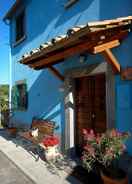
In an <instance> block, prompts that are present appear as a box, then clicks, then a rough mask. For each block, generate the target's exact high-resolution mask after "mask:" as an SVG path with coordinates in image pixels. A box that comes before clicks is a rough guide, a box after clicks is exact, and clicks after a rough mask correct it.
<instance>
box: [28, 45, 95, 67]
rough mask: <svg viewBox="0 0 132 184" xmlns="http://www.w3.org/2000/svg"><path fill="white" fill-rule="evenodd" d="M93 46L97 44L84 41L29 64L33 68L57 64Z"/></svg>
mask: <svg viewBox="0 0 132 184" xmlns="http://www.w3.org/2000/svg"><path fill="white" fill-rule="evenodd" d="M92 46H95V43H94V44H93V43H91V42H90V43H89V42H86V43H82V44H79V45H78V46H76V47H75V46H74V47H71V48H69V49H66V50H64V51H61V52H58V53H56V54H54V55H51V56H49V57H47V58H44V59H42V60H40V61H37V62H35V63H32V64H29V66H30V67H31V68H34V69H35V68H37V67H40V66H43V68H47V67H49V66H51V65H53V64H57V63H58V62H59V61H60V60H64V59H65V58H68V57H71V56H73V55H76V54H79V53H82V52H84V51H87V50H88V49H89V48H90V47H92Z"/></svg>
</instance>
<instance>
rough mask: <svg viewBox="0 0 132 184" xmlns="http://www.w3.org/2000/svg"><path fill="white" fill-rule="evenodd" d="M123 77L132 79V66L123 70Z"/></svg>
mask: <svg viewBox="0 0 132 184" xmlns="http://www.w3.org/2000/svg"><path fill="white" fill-rule="evenodd" d="M121 78H122V79H123V80H132V67H129V68H126V69H123V70H122V71H121Z"/></svg>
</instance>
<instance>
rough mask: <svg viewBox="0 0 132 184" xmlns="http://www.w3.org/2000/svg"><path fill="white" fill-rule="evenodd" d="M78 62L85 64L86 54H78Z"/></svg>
mask: <svg viewBox="0 0 132 184" xmlns="http://www.w3.org/2000/svg"><path fill="white" fill-rule="evenodd" d="M79 61H80V63H85V62H86V61H87V54H80V57H79Z"/></svg>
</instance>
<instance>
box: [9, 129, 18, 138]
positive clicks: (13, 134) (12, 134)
mask: <svg viewBox="0 0 132 184" xmlns="http://www.w3.org/2000/svg"><path fill="white" fill-rule="evenodd" d="M7 131H8V132H9V134H10V135H11V136H14V137H15V136H16V133H17V128H8V129H7Z"/></svg>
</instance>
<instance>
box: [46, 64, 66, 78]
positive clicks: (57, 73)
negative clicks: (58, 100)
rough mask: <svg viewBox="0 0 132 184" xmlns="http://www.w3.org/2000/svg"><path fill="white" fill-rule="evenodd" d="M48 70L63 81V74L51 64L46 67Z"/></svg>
mask: <svg viewBox="0 0 132 184" xmlns="http://www.w3.org/2000/svg"><path fill="white" fill-rule="evenodd" d="M48 69H49V71H50V72H51V73H53V74H54V75H55V76H56V77H57V78H58V79H60V80H61V81H64V76H63V75H62V74H61V73H60V72H59V71H58V70H57V69H56V68H55V67H53V66H50V67H48Z"/></svg>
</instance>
